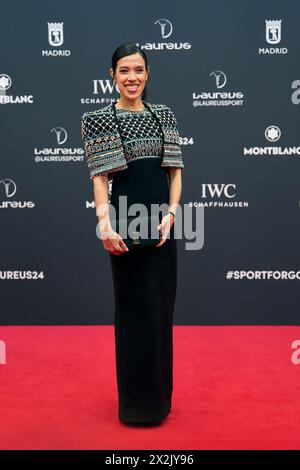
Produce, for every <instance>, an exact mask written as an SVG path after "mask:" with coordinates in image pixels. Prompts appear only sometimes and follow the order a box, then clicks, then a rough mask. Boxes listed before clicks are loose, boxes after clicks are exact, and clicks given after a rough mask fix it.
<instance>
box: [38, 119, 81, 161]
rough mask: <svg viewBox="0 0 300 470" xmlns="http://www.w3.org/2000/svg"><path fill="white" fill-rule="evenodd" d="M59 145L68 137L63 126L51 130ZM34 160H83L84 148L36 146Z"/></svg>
mask: <svg viewBox="0 0 300 470" xmlns="http://www.w3.org/2000/svg"><path fill="white" fill-rule="evenodd" d="M50 132H52V133H53V134H54V136H55V139H56V143H57V144H58V145H63V144H64V143H65V142H66V141H67V139H68V133H67V131H66V129H64V128H63V127H53V128H52V129H51V131H50ZM34 160H35V161H36V163H40V162H70V161H72V162H82V161H83V160H84V150H83V149H82V148H76V147H73V148H70V147H44V148H41V149H39V148H37V147H35V148H34Z"/></svg>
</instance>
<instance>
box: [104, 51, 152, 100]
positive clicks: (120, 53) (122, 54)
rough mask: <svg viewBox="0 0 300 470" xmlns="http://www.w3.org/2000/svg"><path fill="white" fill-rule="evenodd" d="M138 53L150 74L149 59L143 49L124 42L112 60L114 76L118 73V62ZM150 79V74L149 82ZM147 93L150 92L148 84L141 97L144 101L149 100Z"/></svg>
mask: <svg viewBox="0 0 300 470" xmlns="http://www.w3.org/2000/svg"><path fill="white" fill-rule="evenodd" d="M136 53H138V54H140V55H141V56H142V57H143V59H144V62H145V67H146V72H148V59H147V56H146V54H145V52H144V51H143V49H141V48H140V47H139V46H137V45H136V44H135V43H134V42H123V43H122V44H120V45H119V46H118V47H117V49H116V50H115V51H114V53H113V55H112V58H111V68H112V69H113V72H114V74H115V72H116V68H117V62H118V60H120V59H122V57H126V56H128V55H131V54H136ZM149 77H150V73H149V75H148V80H149ZM147 91H148V90H147V83H146V85H145V88H144V89H143V93H142V96H141V98H142V100H146V99H147Z"/></svg>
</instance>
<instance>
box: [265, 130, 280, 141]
mask: <svg viewBox="0 0 300 470" xmlns="http://www.w3.org/2000/svg"><path fill="white" fill-rule="evenodd" d="M265 137H266V139H267V140H268V141H269V142H277V140H279V139H280V137H281V130H280V129H279V127H277V126H269V127H267V129H266V130H265Z"/></svg>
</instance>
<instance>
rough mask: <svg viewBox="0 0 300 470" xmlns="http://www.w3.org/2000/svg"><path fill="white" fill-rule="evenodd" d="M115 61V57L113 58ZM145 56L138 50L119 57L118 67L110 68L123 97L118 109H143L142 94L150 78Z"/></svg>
mask: <svg viewBox="0 0 300 470" xmlns="http://www.w3.org/2000/svg"><path fill="white" fill-rule="evenodd" d="M113 62H114V59H113ZM146 63H147V62H146V61H145V58H144V57H143V56H142V55H141V54H140V53H138V52H136V53H134V54H131V55H128V56H125V57H122V58H119V59H118V60H117V65H116V67H111V68H110V75H111V77H112V78H113V79H114V80H115V82H116V85H117V87H118V89H119V93H120V95H121V98H120V99H119V101H118V104H117V106H116V108H117V109H121V108H124V109H129V110H130V109H131V110H133V111H139V110H140V109H141V108H142V109H143V106H142V103H141V94H142V92H143V90H144V88H145V85H146V82H147V80H148V79H149V69H150V68H149V66H147V65H146Z"/></svg>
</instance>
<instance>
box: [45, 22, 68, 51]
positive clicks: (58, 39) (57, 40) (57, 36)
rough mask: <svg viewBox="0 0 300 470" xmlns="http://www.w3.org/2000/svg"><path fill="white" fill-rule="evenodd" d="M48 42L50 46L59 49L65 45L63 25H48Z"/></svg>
mask: <svg viewBox="0 0 300 470" xmlns="http://www.w3.org/2000/svg"><path fill="white" fill-rule="evenodd" d="M48 41H49V44H50V46H54V47H59V46H62V45H63V43H64V27H63V23H48Z"/></svg>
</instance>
